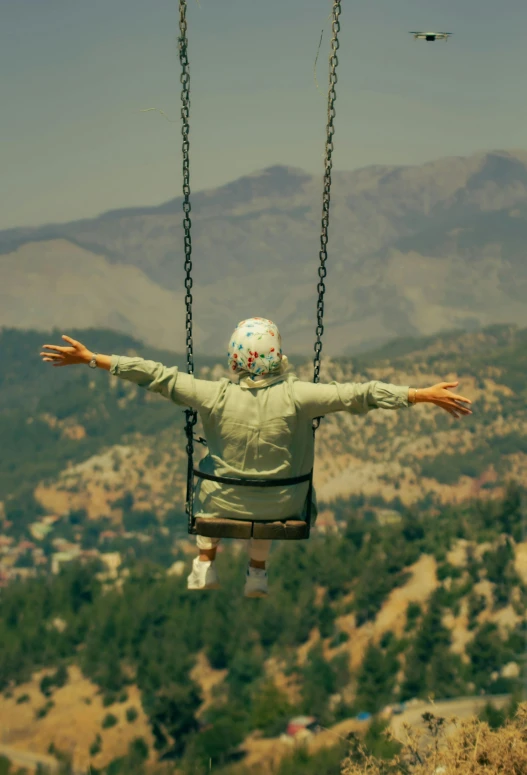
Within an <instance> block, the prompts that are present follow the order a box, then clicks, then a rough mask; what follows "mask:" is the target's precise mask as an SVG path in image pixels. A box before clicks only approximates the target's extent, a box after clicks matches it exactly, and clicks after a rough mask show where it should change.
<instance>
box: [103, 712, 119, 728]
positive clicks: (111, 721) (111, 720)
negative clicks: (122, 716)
mask: <svg viewBox="0 0 527 775" xmlns="http://www.w3.org/2000/svg"><path fill="white" fill-rule="evenodd" d="M117 722H118V718H117V716H114V715H113V713H107V714H106V716H105V717H104V718H103V720H102V724H101V726H102V728H103V729H110V727H114V726H115V725H116V724H117Z"/></svg>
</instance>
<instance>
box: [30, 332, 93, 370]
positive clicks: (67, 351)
mask: <svg viewBox="0 0 527 775" xmlns="http://www.w3.org/2000/svg"><path fill="white" fill-rule="evenodd" d="M62 338H63V339H65V340H66V341H67V342H69V343H70V345H71V347H61V346H60V345H57V344H45V345H43V347H45V348H47V350H46V351H45V352H41V353H40V354H41V355H42V360H44V361H48V362H50V363H52V364H53V366H55V367H57V366H72V365H73V364H75V363H89V361H90V358H91V355H92V354H91V353H90V351H89V350H88V348H87V347H85V346H84V345H83V344H81V342H77V340H76V339H72V338H71V336H66V334H63V335H62ZM51 350H53V352H50V351H51Z"/></svg>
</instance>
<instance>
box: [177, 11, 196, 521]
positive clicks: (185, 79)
mask: <svg viewBox="0 0 527 775" xmlns="http://www.w3.org/2000/svg"><path fill="white" fill-rule="evenodd" d="M178 48H179V62H180V64H181V76H180V81H181V134H182V136H183V146H182V151H183V214H184V215H183V230H184V233H185V235H184V245H185V273H186V274H185V288H186V291H187V292H186V294H185V305H186V334H187V338H186V345H187V372H188V373H189V374H193V373H194V353H193V347H192V293H191V289H192V238H191V233H190V228H191V225H192V224H191V220H190V209H191V208H190V140H189V132H190V125H189V117H190V71H189V63H188V51H187V49H188V40H187V0H179V39H178ZM185 417H186V424H185V433H186V436H187V446H186V452H187V460H188V463H187V497H186V510H187V516H188V529H189V532H193V531H194V516H193V515H194V508H193V506H194V504H193V500H194V492H193V490H194V480H193V475H192V469H193V455H194V444H193V437H194V433H193V428H194V426H195V425H196V422H197V420H198V415H197V412H195V411H194V410H193V409H185Z"/></svg>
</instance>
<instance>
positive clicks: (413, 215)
mask: <svg viewBox="0 0 527 775" xmlns="http://www.w3.org/2000/svg"><path fill="white" fill-rule="evenodd" d="M321 192H322V181H321V178H320V177H319V176H311V175H308V174H306V173H305V172H303V171H302V170H298V169H294V168H289V167H283V166H275V167H270V168H268V169H266V170H263V171H261V172H256V173H254V174H252V175H247V176H244V177H242V178H239V179H238V180H235V181H232V182H231V183H228V184H227V185H225V186H221V187H219V188H217V189H214V190H210V191H201V192H197V193H196V194H193V196H192V213H191V215H192V229H193V253H192V256H193V264H194V266H193V271H194V280H195V283H194V286H193V297H194V306H195V316H194V322H195V330H194V342H195V346H196V348H198V349H199V350H200V351H201V352H202V353H203V354H210V355H221V354H222V353H223V351H224V349H225V339H226V337H227V336H228V334H229V332H230V330H231V329H232V327H233V326H234V325H235V324H236V323H237V322H238V320H239V319H242V318H243V317H247V316H250V315H262V316H268V317H271V318H273V319H275V320H276V322H277V323H278V325H279V326H280V328H281V331H282V334H283V337H284V349H285V350H286V351H288V352H296V353H299V354H307V353H310V352H312V350H313V340H314V336H315V325H316V284H317V281H318V275H317V267H318V262H319V257H318V254H319V250H320V218H321ZM181 222H182V211H181V198H176V199H173V200H171V201H169V202H167V203H165V204H162V205H159V206H155V207H148V208H128V209H122V210H115V211H111V212H108V213H104V214H102V215H100V216H98V217H96V218H91V219H86V220H81V221H74V222H71V223H67V224H50V225H45V226H41V227H36V228H19V229H10V230H8V231H4V232H0V326H2V325H3V326H11V327H15V328H25V329H27V328H36V329H41V330H49V329H50V328H53V327H54V326H58V327H60V328H68V327H69V328H86V327H92V326H93V327H107V328H113V329H114V330H117V331H122V332H123V333H127V334H130V335H132V336H138V337H139V338H141V339H142V340H143V341H145V342H146V343H148V344H150V345H152V346H157V347H161V348H166V349H170V350H172V351H182V350H183V349H184V320H185V311H184V285H183V281H184V271H183V259H184V257H183V250H182V246H183V235H182V225H181ZM526 244H527V152H525V151H513V152H506V151H493V152H489V153H478V154H474V155H472V156H469V157H453V158H446V159H440V160H438V161H434V162H430V163H427V164H423V165H419V166H404V167H395V166H393V167H390V166H371V167H366V168H363V169H359V170H355V171H352V172H335V173H334V174H333V191H332V200H331V216H330V243H329V258H328V262H327V270H328V276H327V280H326V288H327V292H326V305H325V318H324V324H325V334H324V336H325V341H324V348H325V352H327V353H328V354H329V355H338V354H346V353H350V352H361V351H365V350H367V349H371V348H372V347H376V346H379V345H382V344H384V343H385V342H387V341H389V340H390V339H393V337H394V336H421V335H432V334H434V333H437V332H439V331H442V330H445V329H451V328H453V327H459V328H461V329H465V330H478V329H479V328H481V327H484V326H488V325H490V324H493V323H497V324H508V323H510V324H516V325H519V326H525V325H527V305H526V304H525V298H526V296H527V260H526V258H527V256H526V249H525V247H524V246H525V245H526Z"/></svg>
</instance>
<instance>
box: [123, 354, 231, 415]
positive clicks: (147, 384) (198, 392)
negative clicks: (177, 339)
mask: <svg viewBox="0 0 527 775" xmlns="http://www.w3.org/2000/svg"><path fill="white" fill-rule="evenodd" d="M110 373H111V374H114V375H115V376H116V377H120V379H124V380H127V381H128V382H134V383H135V384H136V385H139V386H140V387H144V388H146V389H147V390H149V391H151V392H152V393H160V394H161V395H162V396H164V397H165V398H168V399H169V400H170V401H173V402H174V403H175V404H178V406H189V407H191V408H192V409H195V410H196V411H203V410H205V411H206V410H208V409H209V410H210V409H211V408H212V407H213V405H214V402H215V400H216V397H217V395H218V389H219V383H218V382H213V381H210V380H206V379H196V377H194V376H193V375H192V374H185V372H180V371H179V369H178V367H177V366H171V367H167V366H164V365H163V364H162V363H158V362H157V361H147V360H145V359H144V358H136V357H129V356H127V355H112V356H111V361H110Z"/></svg>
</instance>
